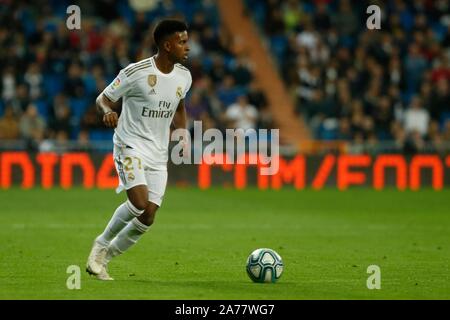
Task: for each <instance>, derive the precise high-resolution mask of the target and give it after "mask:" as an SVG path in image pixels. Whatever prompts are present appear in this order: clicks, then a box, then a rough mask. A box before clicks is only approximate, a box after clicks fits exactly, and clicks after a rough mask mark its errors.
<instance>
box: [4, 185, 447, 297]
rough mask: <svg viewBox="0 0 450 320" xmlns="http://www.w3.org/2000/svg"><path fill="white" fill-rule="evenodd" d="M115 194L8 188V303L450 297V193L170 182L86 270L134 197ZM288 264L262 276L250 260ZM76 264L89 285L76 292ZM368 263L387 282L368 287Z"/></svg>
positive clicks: (6, 241)
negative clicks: (124, 237) (96, 267)
mask: <svg viewBox="0 0 450 320" xmlns="http://www.w3.org/2000/svg"><path fill="white" fill-rule="evenodd" d="M124 197H125V195H124V194H120V195H116V194H115V193H114V191H113V190H83V189H72V190H67V191H64V190H60V189H55V190H49V191H44V190H41V189H32V190H27V191H24V190H20V189H11V190H2V191H0V204H1V206H0V241H1V244H2V248H1V258H0V299H275V300H277V299H449V298H450V269H449V265H450V241H449V239H450V191H449V190H445V191H441V192H433V191H431V190H423V191H420V192H412V191H406V192H399V191H395V190H388V191H382V192H377V191H372V190H368V189H352V190H350V191H347V192H339V191H336V190H324V191H320V192H316V191H312V190H305V191H296V190H293V189H284V190H281V191H259V190H257V189H247V190H244V191H237V190H232V189H210V190H207V191H200V190H197V189H190V188H187V189H175V188H169V189H168V190H167V192H166V198H165V201H164V203H163V207H162V208H161V209H160V211H159V212H158V214H157V218H156V223H155V224H154V225H153V226H152V228H151V230H150V231H149V232H148V233H147V234H146V235H144V237H143V238H141V241H140V242H139V243H138V244H137V245H135V246H134V247H132V248H131V249H130V250H129V251H128V252H126V253H125V254H124V255H122V256H120V257H118V258H116V259H115V260H113V261H112V262H111V264H110V267H109V269H110V274H111V275H112V276H113V277H114V278H115V281H112V282H101V281H98V280H96V279H94V278H92V277H89V275H87V274H86V273H85V272H84V266H85V262H86V258H87V255H88V253H89V250H90V248H91V244H92V241H93V239H94V237H95V236H96V235H97V234H99V233H100V232H101V231H102V230H103V228H104V226H105V225H106V223H107V221H108V220H109V218H110V216H111V214H112V212H113V210H114V209H115V208H116V206H117V205H118V204H120V203H121V202H122V201H123V200H124V199H125V198H124ZM260 247H269V248H273V249H275V250H276V251H277V252H278V253H280V255H281V256H282V258H283V260H284V264H285V269H284V273H283V275H282V277H281V279H280V280H279V281H278V282H277V283H275V284H255V283H252V282H251V281H250V279H249V278H248V277H247V275H246V272H245V262H246V258H247V256H248V255H249V254H250V252H252V251H253V250H254V249H256V248H260ZM70 265H79V266H80V267H81V272H82V274H81V289H80V290H68V289H67V287H66V280H67V278H68V277H69V276H70V274H67V273H66V269H67V267H68V266H70ZM369 265H378V266H379V267H380V269H381V289H380V290H369V289H368V288H367V286H366V281H367V278H368V277H369V276H370V274H368V273H367V267H368V266H369Z"/></svg>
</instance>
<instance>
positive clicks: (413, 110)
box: [404, 96, 430, 137]
mask: <svg viewBox="0 0 450 320" xmlns="http://www.w3.org/2000/svg"><path fill="white" fill-rule="evenodd" d="M429 119H430V116H429V114H428V111H427V110H426V109H425V108H423V106H422V100H421V98H420V97H418V96H415V97H413V98H412V100H411V104H410V106H409V109H408V110H406V112H405V118H404V125H405V130H406V132H407V134H411V133H413V132H417V133H419V134H420V136H421V137H424V136H425V135H426V134H427V132H428V124H429ZM414 135H415V134H414Z"/></svg>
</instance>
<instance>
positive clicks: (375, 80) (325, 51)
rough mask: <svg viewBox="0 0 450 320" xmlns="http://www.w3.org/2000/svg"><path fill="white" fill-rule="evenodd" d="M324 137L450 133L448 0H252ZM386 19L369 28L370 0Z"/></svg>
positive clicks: (448, 137)
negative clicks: (367, 11)
mask: <svg viewBox="0 0 450 320" xmlns="http://www.w3.org/2000/svg"><path fill="white" fill-rule="evenodd" d="M246 4H247V8H248V12H249V13H250V14H251V15H252V16H253V18H254V19H255V21H257V23H258V25H259V27H260V30H261V33H262V34H264V35H265V36H266V38H267V39H268V45H269V46H270V49H271V52H272V53H273V55H274V57H275V59H276V60H277V62H278V66H279V70H280V73H281V74H282V77H283V79H284V80H285V82H286V85H287V86H288V88H289V90H290V92H291V94H292V97H293V99H295V101H296V106H297V112H298V113H299V114H300V115H302V116H303V117H305V118H306V120H307V123H308V124H309V126H310V128H311V130H312V132H313V134H314V137H315V138H316V139H324V140H344V141H351V142H352V144H353V145H362V144H365V145H370V144H372V145H376V144H377V143H378V142H385V143H386V142H387V141H390V142H393V143H394V145H395V146H397V147H400V148H403V150H405V151H411V152H416V151H421V150H423V148H424V146H428V147H429V148H430V146H431V148H432V149H439V148H442V147H443V146H444V144H445V142H447V143H448V142H450V88H449V82H450V63H449V61H450V2H449V1H448V0H412V1H406V0H386V1H360V0H353V1H352V0H341V1H333V0H310V1H296V0H285V1H280V0H246ZM372 4H375V5H378V6H379V8H380V9H381V29H379V30H377V29H374V30H369V29H368V28H367V26H366V20H367V19H368V17H369V14H368V13H366V9H367V7H368V6H369V5H372Z"/></svg>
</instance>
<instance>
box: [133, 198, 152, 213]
mask: <svg viewBox="0 0 450 320" xmlns="http://www.w3.org/2000/svg"><path fill="white" fill-rule="evenodd" d="M131 203H132V204H133V206H134V207H135V208H136V209H137V210H139V211H141V213H142V212H144V210H145V209H147V207H148V200H147V199H141V198H138V199H133V200H132V201H131Z"/></svg>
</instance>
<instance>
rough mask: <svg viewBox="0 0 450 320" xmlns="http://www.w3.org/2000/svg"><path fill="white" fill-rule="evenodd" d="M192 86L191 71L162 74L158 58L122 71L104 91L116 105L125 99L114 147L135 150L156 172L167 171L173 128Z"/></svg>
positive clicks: (177, 69) (180, 69)
mask: <svg viewBox="0 0 450 320" xmlns="http://www.w3.org/2000/svg"><path fill="white" fill-rule="evenodd" d="M191 84H192V77H191V73H190V72H189V70H188V69H186V68H185V67H183V66H182V65H181V64H175V66H174V68H173V70H172V72H170V73H167V74H166V73H162V72H161V71H159V69H158V68H157V67H156V63H155V59H154V56H153V57H150V58H148V59H144V60H141V61H139V62H137V63H132V64H130V65H129V66H127V67H126V68H124V69H122V70H120V72H119V75H118V76H117V77H116V79H115V80H114V81H113V82H112V83H111V84H110V85H109V86H108V87H106V88H105V90H103V94H104V95H105V96H107V97H108V98H109V99H110V100H111V101H113V102H116V101H117V100H119V99H120V98H122V97H123V101H122V113H121V115H120V117H119V123H118V125H117V128H116V129H115V130H114V131H115V132H114V138H113V140H114V143H115V144H117V145H127V146H129V147H131V148H133V149H135V150H136V151H137V152H139V153H140V154H141V155H142V156H143V157H144V158H145V160H147V161H146V162H147V163H149V165H150V166H151V167H152V168H153V169H156V170H158V169H165V168H166V166H167V160H168V148H169V139H170V137H169V135H170V124H171V123H172V119H173V116H174V114H175V111H176V110H177V107H178V104H179V102H180V100H182V99H184V97H185V96H186V93H187V92H188V90H189V88H190V87H191Z"/></svg>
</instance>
